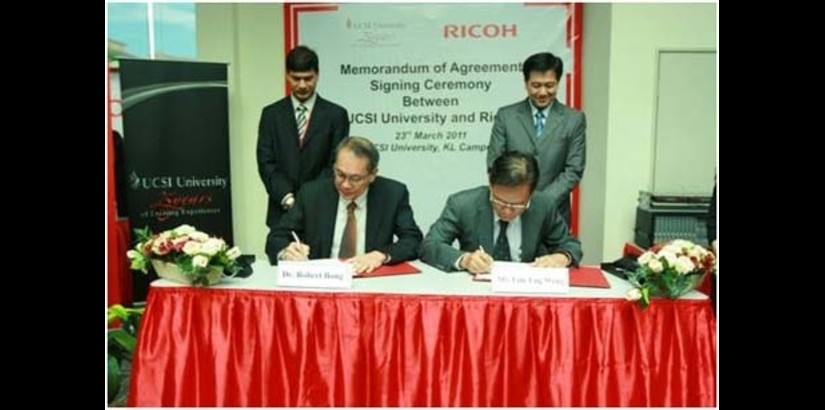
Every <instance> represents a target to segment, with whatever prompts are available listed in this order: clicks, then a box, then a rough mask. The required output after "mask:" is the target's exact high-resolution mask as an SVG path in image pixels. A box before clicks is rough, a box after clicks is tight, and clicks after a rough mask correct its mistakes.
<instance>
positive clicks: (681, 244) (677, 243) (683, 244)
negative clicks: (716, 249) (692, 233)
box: [671, 239, 696, 249]
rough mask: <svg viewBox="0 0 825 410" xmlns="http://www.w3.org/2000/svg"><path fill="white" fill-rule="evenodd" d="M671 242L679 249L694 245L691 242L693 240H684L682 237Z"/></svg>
mask: <svg viewBox="0 0 825 410" xmlns="http://www.w3.org/2000/svg"><path fill="white" fill-rule="evenodd" d="M671 244H673V246H675V247H677V248H681V249H686V248H692V247H694V246H696V245H694V244H693V242H691V241H686V240H684V239H677V240H675V241H673V242H671Z"/></svg>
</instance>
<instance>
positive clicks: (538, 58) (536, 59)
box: [521, 53, 564, 82]
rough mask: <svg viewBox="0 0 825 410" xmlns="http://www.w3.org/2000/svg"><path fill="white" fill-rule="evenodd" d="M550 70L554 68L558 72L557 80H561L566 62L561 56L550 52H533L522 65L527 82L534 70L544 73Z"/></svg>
mask: <svg viewBox="0 0 825 410" xmlns="http://www.w3.org/2000/svg"><path fill="white" fill-rule="evenodd" d="M549 70H553V72H554V73H556V81H561V75H562V72H563V71H564V64H563V63H562V61H561V59H560V58H558V57H556V56H554V55H553V54H550V53H536V54H533V55H531V56H530V57H527V60H524V64H522V66H521V71H522V72H523V73H524V81H525V82H527V80H529V79H530V73H532V72H533V71H537V72H540V73H543V72H545V71H549Z"/></svg>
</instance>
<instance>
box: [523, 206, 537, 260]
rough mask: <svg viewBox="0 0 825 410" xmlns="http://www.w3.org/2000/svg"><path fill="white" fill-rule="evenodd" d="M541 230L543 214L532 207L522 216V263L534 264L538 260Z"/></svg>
mask: <svg viewBox="0 0 825 410" xmlns="http://www.w3.org/2000/svg"><path fill="white" fill-rule="evenodd" d="M540 229H541V212H537V211H536V209H535V208H534V207H532V206H531V207H530V209H527V210H526V211H524V213H522V214H521V261H522V262H532V261H533V260H534V259H536V249H537V245H538V244H537V243H536V239H537V238H538V237H539V230H540Z"/></svg>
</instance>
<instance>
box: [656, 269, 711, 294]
mask: <svg viewBox="0 0 825 410" xmlns="http://www.w3.org/2000/svg"><path fill="white" fill-rule="evenodd" d="M706 275H707V273H701V274H693V275H686V276H684V277H683V280H684V286H682V287H681V290H680V289H679V287H673V286H671V287H670V288H668V287H667V286H665V284H664V283H662V281H661V280H657V281H656V283H655V284H654V286H653V287H652V288H651V289H650V294H651V295H652V296H661V297H665V298H669V299H677V298H679V297H680V296H682V295H684V294H686V293H688V292H690V291H692V290H694V289H696V288H698V287H699V285H701V284H702V281H704V280H705V276H706Z"/></svg>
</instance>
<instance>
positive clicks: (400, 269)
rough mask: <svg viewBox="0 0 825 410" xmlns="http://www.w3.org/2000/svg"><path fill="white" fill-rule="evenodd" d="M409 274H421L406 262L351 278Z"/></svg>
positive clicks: (382, 267) (385, 266)
mask: <svg viewBox="0 0 825 410" xmlns="http://www.w3.org/2000/svg"><path fill="white" fill-rule="evenodd" d="M411 273H421V271H420V270H419V269H418V268H416V267H415V266H412V265H410V264H409V263H407V262H402V263H399V264H398V265H383V266H381V267H380V268H378V269H376V270H374V271H372V272H370V273H362V274H360V275H358V276H353V277H352V278H353V279H358V278H374V277H376V276H392V275H409V274H411Z"/></svg>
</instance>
